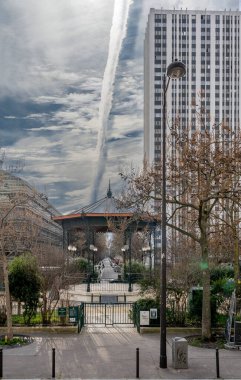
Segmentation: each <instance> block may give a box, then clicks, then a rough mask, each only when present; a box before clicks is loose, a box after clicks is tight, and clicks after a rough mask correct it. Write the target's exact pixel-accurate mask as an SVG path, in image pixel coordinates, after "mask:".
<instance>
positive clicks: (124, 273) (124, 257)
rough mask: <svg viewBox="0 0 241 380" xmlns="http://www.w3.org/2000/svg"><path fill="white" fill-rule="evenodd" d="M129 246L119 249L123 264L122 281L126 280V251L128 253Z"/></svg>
mask: <svg viewBox="0 0 241 380" xmlns="http://www.w3.org/2000/svg"><path fill="white" fill-rule="evenodd" d="M128 249H129V245H127V244H126V245H124V247H122V248H121V251H122V252H123V264H124V270H123V276H124V281H125V280H126V251H128Z"/></svg>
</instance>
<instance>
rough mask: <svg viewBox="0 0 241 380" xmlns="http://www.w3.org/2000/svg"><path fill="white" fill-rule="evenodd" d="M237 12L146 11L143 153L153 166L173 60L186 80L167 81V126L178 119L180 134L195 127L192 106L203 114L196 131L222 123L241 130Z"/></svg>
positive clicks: (158, 150) (158, 151)
mask: <svg viewBox="0 0 241 380" xmlns="http://www.w3.org/2000/svg"><path fill="white" fill-rule="evenodd" d="M240 17H241V12H239V11H206V10H205V11H190V10H156V9H151V10H150V13H149V18H148V24H147V28H146V35H145V49H144V59H145V66H144V153H145V158H146V160H147V162H148V163H149V164H152V163H158V162H159V160H160V155H161V141H162V133H161V129H162V104H163V76H164V74H165V73H166V69H167V66H168V65H169V64H170V63H171V62H173V61H174V60H175V59H177V60H180V61H182V62H183V63H185V65H186V70H187V72H186V75H185V77H183V78H181V79H178V80H171V81H170V84H169V88H168V91H167V123H168V124H169V125H170V124H172V123H173V121H174V120H177V119H178V128H179V130H180V131H188V132H190V133H191V132H192V131H195V130H196V129H197V128H200V125H199V126H198V125H197V124H198V123H197V115H196V111H195V107H191V105H193V104H199V103H200V105H201V106H202V107H203V109H205V116H204V118H205V120H204V123H203V125H202V126H201V128H203V129H209V128H211V127H212V125H214V124H215V125H217V126H218V125H220V123H224V124H225V125H226V126H227V127H229V128H230V129H231V130H232V131H235V130H236V129H237V128H239V127H240V112H241V95H240V81H241V67H240V65H241V59H240V52H241V39H240Z"/></svg>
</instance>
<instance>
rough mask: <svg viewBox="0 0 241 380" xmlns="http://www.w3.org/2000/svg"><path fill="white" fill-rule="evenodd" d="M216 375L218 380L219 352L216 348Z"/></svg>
mask: <svg viewBox="0 0 241 380" xmlns="http://www.w3.org/2000/svg"><path fill="white" fill-rule="evenodd" d="M216 373H217V379H219V378H220V375H219V351H218V348H216Z"/></svg>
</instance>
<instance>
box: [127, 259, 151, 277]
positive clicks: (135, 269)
mask: <svg viewBox="0 0 241 380" xmlns="http://www.w3.org/2000/svg"><path fill="white" fill-rule="evenodd" d="M146 271H147V270H146V268H145V266H144V265H143V264H141V263H139V262H138V261H132V262H131V266H130V268H129V264H128V263H127V264H126V265H125V268H124V273H125V278H124V280H125V281H128V276H129V273H130V275H131V281H132V282H137V281H140V280H142V279H143V275H144V273H146Z"/></svg>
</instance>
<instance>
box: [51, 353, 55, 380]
mask: <svg viewBox="0 0 241 380" xmlns="http://www.w3.org/2000/svg"><path fill="white" fill-rule="evenodd" d="M52 379H55V348H52Z"/></svg>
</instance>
